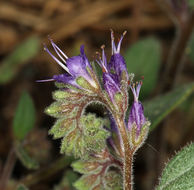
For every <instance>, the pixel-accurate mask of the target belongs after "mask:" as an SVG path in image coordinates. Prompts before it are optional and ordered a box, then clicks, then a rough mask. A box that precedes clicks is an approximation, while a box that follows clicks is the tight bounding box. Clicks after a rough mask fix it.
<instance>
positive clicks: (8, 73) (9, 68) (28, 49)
mask: <svg viewBox="0 0 194 190" xmlns="http://www.w3.org/2000/svg"><path fill="white" fill-rule="evenodd" d="M39 44H40V41H39V39H38V38H37V37H31V38H29V39H27V40H26V41H24V42H22V43H21V44H20V45H19V46H18V47H16V49H15V50H14V51H13V53H12V54H11V55H9V56H8V57H7V58H6V59H5V60H4V61H3V63H2V64H1V66H0V84H5V83H7V82H9V81H10V80H11V79H13V77H14V76H15V75H16V73H17V70H18V68H19V67H20V66H21V65H23V64H24V63H26V61H28V60H30V59H31V58H33V57H34V56H35V55H36V54H37V53H38V51H39Z"/></svg>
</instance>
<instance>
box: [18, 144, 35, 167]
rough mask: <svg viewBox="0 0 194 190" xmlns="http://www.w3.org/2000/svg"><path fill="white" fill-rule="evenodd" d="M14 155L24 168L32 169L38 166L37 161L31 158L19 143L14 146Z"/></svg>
mask: <svg viewBox="0 0 194 190" xmlns="http://www.w3.org/2000/svg"><path fill="white" fill-rule="evenodd" d="M16 155H17V157H18V158H19V160H20V161H21V163H22V164H23V165H24V166H25V167H26V168H28V169H34V170H35V169H38V168H39V163H38V162H37V161H36V160H34V159H33V158H31V157H30V156H29V155H28V153H27V152H26V150H25V149H24V148H23V147H22V146H21V145H20V144H19V145H17V147H16Z"/></svg>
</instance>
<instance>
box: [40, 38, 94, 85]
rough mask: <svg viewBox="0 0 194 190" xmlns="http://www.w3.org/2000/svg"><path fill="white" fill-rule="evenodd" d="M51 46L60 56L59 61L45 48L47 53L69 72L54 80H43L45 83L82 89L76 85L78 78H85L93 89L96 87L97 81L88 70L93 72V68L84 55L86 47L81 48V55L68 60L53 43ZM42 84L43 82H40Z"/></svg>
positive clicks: (55, 77) (54, 77) (56, 76)
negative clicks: (53, 82)
mask: <svg viewBox="0 0 194 190" xmlns="http://www.w3.org/2000/svg"><path fill="white" fill-rule="evenodd" d="M50 41H51V44H52V46H53V48H54V50H55V52H56V54H57V55H58V57H59V59H58V58H56V57H55V56H54V55H53V54H52V53H51V52H50V51H49V49H48V48H47V47H46V46H45V47H44V49H45V51H46V52H47V53H48V54H49V55H50V56H51V57H52V58H53V59H54V60H55V61H56V62H57V63H58V64H59V65H60V66H61V67H62V68H63V69H64V70H65V71H66V72H67V73H65V74H60V75H54V76H53V78H52V79H48V80H42V82H44V81H56V82H59V83H65V84H70V85H73V86H75V87H78V88H80V86H79V85H78V84H77V83H76V79H77V78H78V77H83V78H85V79H86V80H87V81H88V82H89V83H90V84H91V85H92V86H93V87H96V83H95V81H94V80H93V79H92V77H91V76H90V74H89V73H88V71H87V69H90V70H92V67H91V65H90V63H89V61H88V59H87V57H86V55H85V53H84V46H83V45H82V46H81V47H80V55H78V56H73V57H70V58H68V57H67V55H66V54H65V53H63V52H62V51H61V49H60V48H59V47H58V46H57V45H56V44H55V43H54V42H53V41H52V40H50ZM40 82H41V81H40Z"/></svg>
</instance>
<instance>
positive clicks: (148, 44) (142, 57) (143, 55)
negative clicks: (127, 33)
mask: <svg viewBox="0 0 194 190" xmlns="http://www.w3.org/2000/svg"><path fill="white" fill-rule="evenodd" d="M160 52H161V50H160V43H159V41H158V40H156V39H155V38H147V39H143V40H141V41H138V42H137V43H135V44H134V45H132V47H130V48H129V49H128V50H127V51H126V53H125V56H124V57H125V59H126V63H127V69H128V72H129V73H135V75H136V78H137V79H140V78H141V76H144V77H145V80H144V85H143V86H142V93H141V94H142V96H144V97H145V96H146V95H148V94H149V93H150V92H151V91H152V90H153V89H154V87H155V85H156V83H157V77H158V71H159V67H160Z"/></svg>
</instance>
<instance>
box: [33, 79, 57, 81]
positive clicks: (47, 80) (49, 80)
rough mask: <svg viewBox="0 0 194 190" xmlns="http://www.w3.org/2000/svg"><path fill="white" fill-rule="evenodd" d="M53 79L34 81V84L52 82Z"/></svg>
mask: <svg viewBox="0 0 194 190" xmlns="http://www.w3.org/2000/svg"><path fill="white" fill-rule="evenodd" d="M54 80H55V79H45V80H36V82H50V81H54Z"/></svg>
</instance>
